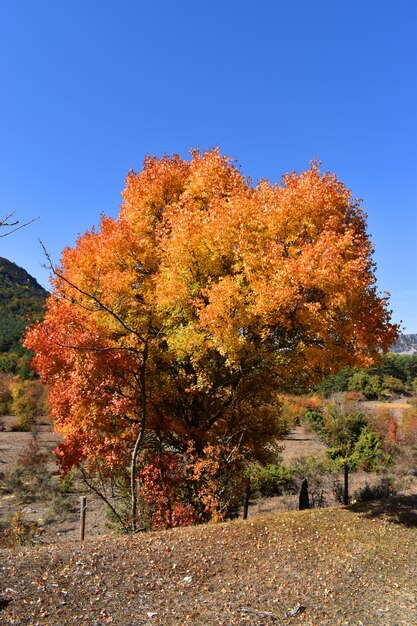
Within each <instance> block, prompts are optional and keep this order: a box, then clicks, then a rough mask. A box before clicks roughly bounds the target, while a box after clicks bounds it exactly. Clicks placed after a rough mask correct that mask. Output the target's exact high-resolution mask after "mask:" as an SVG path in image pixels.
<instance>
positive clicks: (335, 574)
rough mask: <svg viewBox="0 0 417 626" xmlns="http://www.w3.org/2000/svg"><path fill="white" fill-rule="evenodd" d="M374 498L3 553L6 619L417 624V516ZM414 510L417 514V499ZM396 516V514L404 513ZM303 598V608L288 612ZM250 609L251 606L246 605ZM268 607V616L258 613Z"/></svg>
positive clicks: (202, 624)
mask: <svg viewBox="0 0 417 626" xmlns="http://www.w3.org/2000/svg"><path fill="white" fill-rule="evenodd" d="M405 506H406V503H405V502H404V501H403V502H402V503H401V502H396V503H394V508H393V510H394V514H392V515H393V516H392V517H391V512H390V511H389V510H388V511H385V513H386V515H383V514H382V511H381V510H378V509H377V510H375V509H373V508H367V509H366V510H365V511H363V512H362V513H360V512H358V511H354V510H353V509H352V508H350V509H347V508H346V509H342V508H340V509H321V510H318V511H301V512H298V511H297V512H288V513H284V514H280V515H276V516H273V517H266V516H260V517H257V518H253V519H249V520H248V521H246V522H243V521H237V522H229V523H225V524H218V525H210V526H199V527H189V528H179V529H175V530H172V531H165V532H158V533H156V532H153V533H147V534H145V535H136V536H134V537H132V536H129V537H118V538H111V537H105V538H102V539H99V540H95V541H87V542H86V543H85V545H84V546H80V545H79V544H75V543H69V542H68V543H67V544H60V545H59V546H45V547H41V548H36V549H34V548H32V549H25V550H22V549H21V550H19V551H11V550H4V551H3V552H2V561H3V568H2V585H3V589H2V590H1V593H2V601H3V602H2V603H1V601H0V607H1V606H3V610H2V611H1V613H0V619H2V620H3V621H2V623H3V624H29V623H30V624H45V625H48V626H54V625H59V626H66V625H68V626H69V625H71V626H73V624H76V623H78V622H79V623H81V622H82V623H83V624H84V623H85V624H87V623H88V624H107V623H112V624H120V625H122V624H123V625H124V624H126V625H130V626H132V625H134V626H139V625H145V624H154V625H159V626H162V625H163V626H171V625H174V624H177V625H178V626H179V625H180V624H181V625H189V626H221V625H223V626H226V625H227V626H232V625H242V626H243V625H248V624H251V625H252V626H255V625H258V626H260V625H261V624H264V625H265V626H266V625H269V624H278V623H279V624H283V623H293V624H296V623H303V624H310V625H315V626H317V625H325V624H328V625H330V624H331V625H332V626H336V625H340V626H341V625H344V626H349V625H352V626H353V625H356V626H357V625H358V624H361V623H362V624H381V625H386V626H388V625H391V626H392V625H393V624H398V625H400V624H401V625H403V626H412V625H415V624H417V597H416V594H417V581H416V578H415V563H416V559H417V542H416V541H415V533H416V529H415V527H412V526H411V527H407V526H406V525H403V524H401V523H400V522H401V521H404V519H403V520H402V519H401V516H402V513H403V512H404V508H405ZM408 506H410V507H411V508H410V510H409V511H408V515H407V521H408V523H409V524H412V525H413V524H414V526H415V524H416V520H417V516H416V512H417V509H416V502H414V501H413V502H412V503H411V504H410V503H408ZM395 515H397V517H395ZM297 604H300V605H302V606H303V607H305V610H304V611H303V612H302V613H301V614H297V615H296V616H294V617H286V611H288V610H289V609H293V608H294V607H295V606H296V605H297ZM244 609H246V611H245V610H244ZM257 611H258V612H259V611H263V612H269V613H270V615H260V614H259V613H256V612H257Z"/></svg>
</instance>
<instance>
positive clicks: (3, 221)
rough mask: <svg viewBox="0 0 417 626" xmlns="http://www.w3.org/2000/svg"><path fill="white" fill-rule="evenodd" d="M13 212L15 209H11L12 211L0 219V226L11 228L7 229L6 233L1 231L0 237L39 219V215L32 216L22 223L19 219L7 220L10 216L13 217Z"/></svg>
mask: <svg viewBox="0 0 417 626" xmlns="http://www.w3.org/2000/svg"><path fill="white" fill-rule="evenodd" d="M14 214H15V211H13V212H12V213H9V215H6V217H4V218H3V219H1V220H0V228H11V230H8V231H7V233H2V234H1V235H0V237H7V236H8V235H11V234H12V233H15V232H16V231H17V230H20V229H21V228H24V227H25V226H29V224H32V222H36V220H38V219H39V217H34V218H33V219H32V220H29V221H28V222H25V223H24V224H19V220H16V221H14V222H9V221H8V220H9V219H10V218H11V217H13V215H14Z"/></svg>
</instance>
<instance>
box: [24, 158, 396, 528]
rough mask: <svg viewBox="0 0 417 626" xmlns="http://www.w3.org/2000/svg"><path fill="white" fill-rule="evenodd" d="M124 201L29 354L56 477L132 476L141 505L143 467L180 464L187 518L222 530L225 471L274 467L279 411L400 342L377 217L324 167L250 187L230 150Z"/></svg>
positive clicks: (172, 171)
mask: <svg viewBox="0 0 417 626" xmlns="http://www.w3.org/2000/svg"><path fill="white" fill-rule="evenodd" d="M122 195H123V203H122V205H121V209H120V213H119V216H118V217H117V218H116V219H111V218H109V217H102V220H101V223H100V226H99V227H98V228H97V229H94V228H93V229H92V230H91V231H89V232H87V233H85V234H84V235H82V236H81V237H79V239H78V241H77V243H76V245H75V246H74V248H67V249H65V250H64V251H63V254H62V259H61V263H60V265H59V266H58V267H55V268H54V270H53V281H52V287H53V289H52V294H51V296H50V297H49V299H48V303H47V309H46V315H45V319H44V321H43V322H41V323H38V324H35V325H34V326H33V327H32V328H31V329H30V330H29V332H28V334H27V337H26V345H27V346H28V347H29V348H30V349H31V350H34V351H35V353H36V357H35V361H34V364H35V367H36V369H37V371H38V372H39V373H40V375H41V377H42V379H43V380H44V381H46V382H47V383H48V388H49V402H50V407H51V413H52V416H53V418H54V420H55V424H56V428H57V429H58V430H59V431H60V432H62V433H63V435H64V438H65V439H64V443H63V444H62V446H60V448H59V450H58V455H59V459H60V461H61V464H62V466H63V468H66V469H68V468H71V467H73V466H74V465H80V464H82V463H88V464H89V466H90V467H91V468H96V469H100V470H101V471H103V472H108V473H111V472H115V471H120V470H121V469H122V468H123V467H126V465H127V464H129V462H130V463H131V464H132V476H131V489H132V490H133V491H135V489H136V484H137V478H138V476H137V474H136V470H135V467H136V464H137V460H138V459H139V458H142V459H145V460H146V458H147V459H148V461H149V459H155V458H156V457H157V456H158V455H159V456H158V458H159V459H160V460H161V459H165V460H166V456H163V455H171V456H175V455H176V458H177V459H181V463H182V464H183V465H182V467H181V468H180V470H178V471H180V472H183V473H184V472H185V473H187V472H188V478H189V480H188V483H187V484H188V485H193V490H192V495H190V496H189V499H188V500H189V503H191V504H190V506H192V507H194V510H198V511H199V515H201V514H202V513H201V511H202V510H204V511H206V512H207V511H208V510H209V509H210V507H211V509H210V511H211V512H210V513H207V515H208V516H210V515H212V516H213V510H216V511H217V514H219V515H220V516H221V514H222V513H221V512H220V511H223V510H225V507H224V506H223V504H222V503H221V497H220V495H219V494H220V493H225V492H226V491H227V490H226V489H225V486H224V485H222V486H220V487H219V485H218V482H219V480H220V479H219V476H220V474H221V469H222V467H223V466H224V465H225V464H227V463H228V464H229V465H230V464H233V463H235V464H237V465H238V464H239V463H240V462H241V461H242V459H249V458H266V457H267V456H268V453H269V451H270V450H271V446H270V443H271V441H273V439H274V437H277V436H279V435H280V419H279V418H280V412H279V401H278V394H279V393H280V392H282V391H285V390H289V389H292V388H293V387H294V386H300V385H301V386H306V385H309V384H312V383H314V382H317V381H318V380H320V379H321V378H322V377H323V376H324V375H325V374H326V373H329V372H334V371H337V370H338V369H339V368H340V367H341V366H347V365H349V366H353V365H356V366H367V365H369V364H371V363H372V362H373V361H374V360H375V359H376V358H377V356H378V354H379V352H380V351H384V350H386V349H387V348H388V346H389V345H391V344H392V343H393V342H394V340H395V336H396V327H395V326H393V325H392V324H391V323H390V313H389V311H388V310H387V298H386V296H380V295H379V294H378V292H377V289H376V285H375V274H374V269H375V267H374V263H373V261H372V244H371V242H370V240H369V238H368V235H367V232H366V221H365V215H364V213H363V212H362V210H361V208H360V205H359V203H358V202H357V201H356V200H355V199H354V198H353V197H352V195H351V193H350V191H349V190H348V189H347V188H346V187H345V186H344V184H343V183H342V182H340V181H339V180H337V178H336V176H334V175H331V174H327V173H326V174H322V173H321V172H320V170H319V166H318V164H317V163H316V162H313V163H312V164H311V166H310V168H309V169H308V170H307V171H304V172H302V173H300V174H296V173H293V174H288V175H285V176H284V177H283V179H282V183H281V184H271V183H269V182H268V181H267V180H263V181H261V182H259V183H258V184H257V185H253V184H252V183H251V181H250V180H248V179H246V178H245V177H244V176H243V175H242V174H241V172H240V171H239V169H238V168H237V167H236V166H235V165H234V164H233V162H232V161H231V160H230V159H229V158H227V157H224V156H222V155H221V154H220V152H219V150H217V149H216V150H212V151H208V152H204V153H200V152H198V151H194V152H193V153H192V158H191V159H190V160H184V159H182V158H181V157H180V156H178V155H174V156H164V157H163V158H160V159H159V158H156V157H148V158H146V159H145V162H144V165H143V169H142V171H140V172H139V173H134V172H130V173H129V175H128V177H127V179H126V186H125V189H124V191H123V194H122ZM144 450H147V451H148V452H147V454H148V457H146V455H145V453H144ZM141 455H142V456H141ZM149 455H150V456H149ZM184 459H185V460H184ZM209 459H211V461H212V465H211V466H210V467H209V468H208V466H207V465H206V462H207V463H208V460H209ZM143 462H145V461H143ZM149 462H151V461H149ZM152 462H153V461H152ZM164 463H165V461H164ZM187 463H188V465H187ZM165 465H166V463H165ZM190 468H191V469H190ZM196 468H199V469H198V470H197V469H196ZM170 471H171V474H172V467H171V469H170ZM176 471H177V470H176ZM148 473H149V472H148ZM150 473H151V472H150ZM145 474H146V473H145ZM210 481H211V482H210ZM216 481H217V483H216ZM209 483H210V485H211V487H209ZM214 484H216V485H217V487H216V486H213V485H214ZM210 488H211V490H212V491H211V492H210ZM216 489H217V492H216ZM209 492H210V493H209ZM214 492H216V493H214ZM202 493H205V494H206V496H205V499H204V498H203V497H202V495H201V494H202ZM207 494H209V495H207ZM210 494H211V495H210ZM213 494H214V495H213ZM216 494H217V495H216ZM202 500H203V501H204V502H203V504H202ZM207 502H209V504H207ZM213 503H214V504H213ZM222 507H223V508H222ZM226 508H227V507H226ZM219 512H220V513H219Z"/></svg>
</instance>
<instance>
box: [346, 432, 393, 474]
mask: <svg viewBox="0 0 417 626" xmlns="http://www.w3.org/2000/svg"><path fill="white" fill-rule="evenodd" d="M390 461H391V457H390V456H389V455H388V454H386V453H385V452H384V451H383V449H382V445H381V440H380V438H379V436H378V435H377V433H376V432H375V431H373V430H372V428H371V427H370V426H366V427H365V428H364V429H363V430H362V432H361V434H360V437H359V439H358V441H357V442H356V444H355V448H354V450H353V453H352V454H351V456H350V457H349V464H350V466H351V467H353V468H358V469H362V470H364V471H365V472H378V471H380V470H381V469H382V467H383V466H386V465H388V464H389V463H390Z"/></svg>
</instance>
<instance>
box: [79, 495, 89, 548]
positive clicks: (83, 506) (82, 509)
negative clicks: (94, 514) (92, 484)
mask: <svg viewBox="0 0 417 626" xmlns="http://www.w3.org/2000/svg"><path fill="white" fill-rule="evenodd" d="M86 508H87V496H81V498H80V541H84V537H85V510H86Z"/></svg>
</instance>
